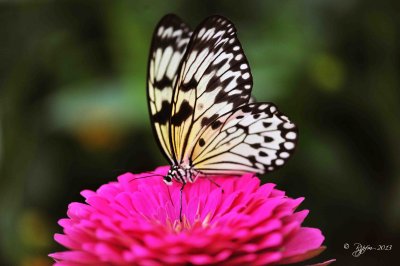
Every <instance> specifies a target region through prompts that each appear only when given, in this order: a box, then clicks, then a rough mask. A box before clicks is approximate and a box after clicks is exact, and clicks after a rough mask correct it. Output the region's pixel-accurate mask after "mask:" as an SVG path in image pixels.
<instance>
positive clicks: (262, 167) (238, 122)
mask: <svg viewBox="0 0 400 266" xmlns="http://www.w3.org/2000/svg"><path fill="white" fill-rule="evenodd" d="M297 137H298V132H297V128H296V126H295V125H294V124H293V123H291V122H290V121H289V120H288V118H287V117H286V116H284V115H283V114H281V113H280V112H279V111H278V110H277V108H276V107H275V105H273V104H271V103H253V104H248V105H245V106H242V107H239V108H237V109H236V110H234V111H232V112H230V113H227V114H225V115H222V116H220V117H219V118H218V119H216V120H215V121H214V122H212V123H211V124H210V125H209V126H208V127H207V128H206V129H205V130H203V132H202V133H201V136H200V138H199V139H198V141H197V142H196V144H195V146H194V149H193V150H192V152H191V159H192V161H193V167H194V168H195V169H196V170H198V171H200V172H202V173H204V174H216V173H219V174H241V173H245V172H253V173H265V172H270V171H273V170H275V169H277V168H279V167H280V166H282V165H283V164H284V163H285V162H286V161H287V159H288V158H289V157H290V155H291V154H292V153H293V151H294V148H295V144H296V141H297Z"/></svg>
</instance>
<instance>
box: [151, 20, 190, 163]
mask: <svg viewBox="0 0 400 266" xmlns="http://www.w3.org/2000/svg"><path fill="white" fill-rule="evenodd" d="M190 35H191V31H190V29H189V28H188V26H186V24H185V23H183V22H182V20H181V19H180V18H178V17H177V16H175V15H167V16H165V17H164V18H162V19H161V21H160V22H159V23H158V25H157V27H156V29H155V31H154V34H153V40H152V44H151V49H150V57H149V63H148V81H147V82H148V84H147V97H148V105H149V111H150V117H151V120H152V127H153V131H154V132H155V134H156V139H157V141H158V143H159V146H160V148H161V149H162V151H163V152H164V154H165V156H166V157H167V159H169V161H170V162H171V163H172V162H173V158H174V156H173V154H172V153H173V151H172V150H171V147H170V137H169V121H170V116H171V101H172V95H173V88H174V83H175V82H176V80H177V72H178V69H179V65H180V63H181V61H182V58H183V56H184V54H185V51H186V48H187V45H188V43H189V39H190Z"/></svg>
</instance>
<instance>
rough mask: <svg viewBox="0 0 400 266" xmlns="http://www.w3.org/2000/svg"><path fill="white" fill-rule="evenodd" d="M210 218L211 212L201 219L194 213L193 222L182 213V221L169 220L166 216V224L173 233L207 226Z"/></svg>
mask: <svg viewBox="0 0 400 266" xmlns="http://www.w3.org/2000/svg"><path fill="white" fill-rule="evenodd" d="M210 219H211V213H209V214H207V216H206V217H205V218H204V219H203V220H201V218H200V216H199V215H196V217H195V219H194V221H193V222H191V221H190V220H189V219H188V218H187V216H186V215H183V216H182V221H180V220H179V219H175V220H171V219H170V218H167V220H166V226H167V228H168V229H169V230H171V231H173V232H175V233H181V232H184V231H190V230H193V229H194V228H200V227H201V228H207V227H208V226H210Z"/></svg>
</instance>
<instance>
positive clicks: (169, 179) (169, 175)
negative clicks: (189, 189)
mask: <svg viewBox="0 0 400 266" xmlns="http://www.w3.org/2000/svg"><path fill="white" fill-rule="evenodd" d="M172 178H173V173H172V171H171V169H170V170H168V173H167V175H165V176H164V179H163V180H164V183H165V184H167V185H168V186H171V185H172Z"/></svg>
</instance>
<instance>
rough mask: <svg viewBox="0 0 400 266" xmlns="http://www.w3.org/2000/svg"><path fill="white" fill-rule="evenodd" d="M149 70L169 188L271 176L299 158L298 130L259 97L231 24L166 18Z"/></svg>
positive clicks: (149, 93) (217, 18) (156, 128)
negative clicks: (296, 150) (216, 178)
mask: <svg viewBox="0 0 400 266" xmlns="http://www.w3.org/2000/svg"><path fill="white" fill-rule="evenodd" d="M148 65H149V67H148V83H147V96H148V106H149V113H150V118H151V121H152V129H153V132H154V134H155V137H156V140H157V143H158V145H159V147H160V149H161V151H162V152H163V153H164V155H165V157H166V159H167V160H168V161H169V162H170V165H171V167H170V170H169V172H168V173H167V175H166V176H165V177H164V181H165V183H167V184H171V182H172V180H174V181H177V182H180V183H182V184H183V186H184V185H185V184H186V183H193V182H195V181H196V179H197V178H199V177H209V176H211V175H241V174H244V173H249V172H250V173H256V174H263V173H267V172H271V171H274V170H276V169H277V168H279V167H281V166H282V165H283V164H284V163H285V162H286V161H287V160H288V158H289V157H290V156H291V155H292V154H293V152H294V148H295V146H296V142H297V137H298V132H297V127H296V125H295V124H294V123H292V122H291V121H290V120H289V118H288V117H287V116H285V115H284V114H282V113H281V112H280V111H278V108H277V107H276V106H275V105H274V104H272V103H266V102H254V100H252V99H251V89H252V86H253V79H252V75H251V72H250V66H249V63H248V61H247V59H246V56H245V55H244V52H243V49H242V46H241V44H240V42H239V40H238V38H237V36H236V28H235V27H234V25H233V23H232V22H231V21H229V20H228V19H226V18H224V17H222V16H211V17H209V18H207V19H205V20H204V21H203V22H202V23H200V24H199V26H198V27H197V28H196V29H195V30H193V31H191V30H190V28H189V27H188V26H187V25H186V24H185V23H184V22H183V21H182V20H181V19H180V18H179V17H177V16H175V15H167V16H165V17H164V18H162V19H161V21H160V22H159V23H158V25H157V26H156V29H155V31H154V35H153V40H152V45H151V48H150V57H149V64H148Z"/></svg>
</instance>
